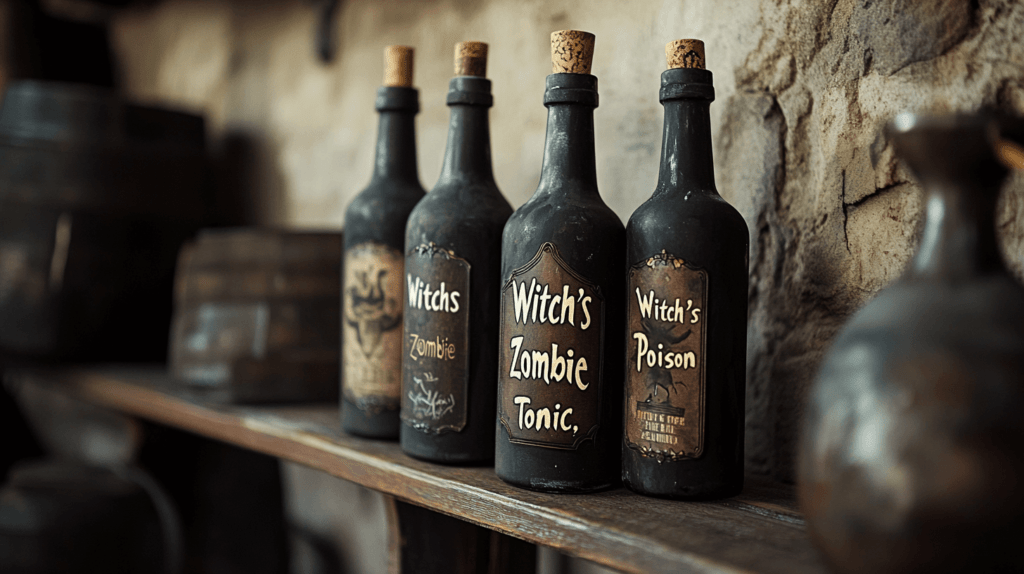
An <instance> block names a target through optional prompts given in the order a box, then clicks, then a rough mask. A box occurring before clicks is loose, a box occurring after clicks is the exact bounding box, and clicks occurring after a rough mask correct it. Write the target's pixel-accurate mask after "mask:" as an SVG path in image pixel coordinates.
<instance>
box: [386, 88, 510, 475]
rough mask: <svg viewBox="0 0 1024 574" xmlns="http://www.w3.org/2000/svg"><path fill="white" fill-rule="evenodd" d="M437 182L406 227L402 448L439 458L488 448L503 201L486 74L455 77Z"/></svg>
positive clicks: (487, 457)
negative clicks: (492, 146)
mask: <svg viewBox="0 0 1024 574" xmlns="http://www.w3.org/2000/svg"><path fill="white" fill-rule="evenodd" d="M448 104H449V106H451V120H450V122H449V131H448V145H447V149H446V151H445V159H444V165H443V167H442V171H441V176H440V178H439V180H438V182H437V185H436V186H435V187H434V189H433V190H431V192H430V193H428V194H427V195H426V196H425V197H424V198H423V199H422V200H421V201H420V202H419V203H418V204H417V206H416V208H415V209H414V210H413V212H412V214H411V215H410V216H409V222H408V225H407V227H406V243H405V257H406V269H407V273H406V284H407V285H406V287H407V289H411V290H412V291H411V292H410V293H409V296H407V297H406V301H405V305H406V311H405V329H404V331H405V333H404V335H405V340H404V354H403V391H402V421H403V424H402V428H401V443H402V449H403V450H404V451H405V452H406V453H407V454H409V455H411V456H415V457H417V458H421V459H425V460H430V461H434V462H442V463H460V464H479V463H487V462H490V461H491V460H493V458H494V408H495V393H496V381H495V373H496V372H497V368H498V367H497V360H498V357H497V354H498V353H497V344H496V341H497V338H498V322H499V316H498V302H499V301H498V297H499V290H500V287H501V275H500V267H499V265H500V261H501V232H502V229H503V227H504V225H505V222H506V221H507V220H508V217H509V216H510V215H511V214H512V206H511V205H509V203H508V201H507V200H506V199H505V198H504V196H502V194H501V192H500V191H499V190H498V187H497V185H496V184H495V182H494V176H493V172H492V169H491V153H490V131H489V125H488V118H487V115H488V108H489V107H490V82H489V81H488V80H486V79H483V78H475V77H457V78H454V79H453V80H452V82H451V87H450V91H449V94H448Z"/></svg>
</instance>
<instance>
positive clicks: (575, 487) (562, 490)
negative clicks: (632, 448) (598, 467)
mask: <svg viewBox="0 0 1024 574" xmlns="http://www.w3.org/2000/svg"><path fill="white" fill-rule="evenodd" d="M498 478H500V479H501V480H503V481H504V482H506V483H508V484H511V485H512V486H516V487H519V488H524V489H526V490H533V491H536V492H548V493H551V494H588V493H591V492H600V491H602V490H610V489H612V488H615V487H617V486H619V485H618V483H615V482H607V483H601V484H592V483H586V482H580V481H572V480H548V479H541V478H531V479H526V480H520V479H516V478H512V477H506V476H502V475H501V474H498Z"/></svg>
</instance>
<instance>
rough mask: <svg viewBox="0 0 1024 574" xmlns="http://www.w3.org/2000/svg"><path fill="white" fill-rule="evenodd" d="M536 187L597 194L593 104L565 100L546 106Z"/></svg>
mask: <svg viewBox="0 0 1024 574" xmlns="http://www.w3.org/2000/svg"><path fill="white" fill-rule="evenodd" d="M538 189H539V190H541V189H546V190H551V189H566V190H575V191H579V192H582V193H593V194H596V193H597V165H596V163H595V160H594V108H593V106H589V105H583V104H564V103H560V104H554V105H549V106H548V128H547V135H546V136H545V141H544V163H543V166H542V167H541V172H540V187H539V188H538Z"/></svg>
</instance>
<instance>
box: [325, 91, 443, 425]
mask: <svg viewBox="0 0 1024 574" xmlns="http://www.w3.org/2000/svg"><path fill="white" fill-rule="evenodd" d="M376 106H377V110H378V111H379V112H380V123H379V129H378V133H377V149H376V158H375V163H374V172H373V178H372V179H371V181H370V184H369V185H368V186H367V187H366V189H364V190H363V191H362V192H360V193H359V194H358V195H357V196H356V197H355V198H354V199H353V200H352V203H351V204H349V207H348V209H347V210H346V211H345V227H344V242H345V262H344V266H343V271H342V273H343V278H342V279H343V281H342V289H343V292H342V313H343V317H342V393H341V395H342V397H341V426H342V429H343V430H344V431H346V432H349V433H352V434H356V435H360V436H366V437H371V438H382V439H396V438H398V433H399V394H400V392H401V374H402V373H401V351H402V349H401V337H402V301H403V299H404V277H403V275H404V274H403V257H402V251H403V248H404V245H405V225H406V221H407V219H408V216H409V213H410V212H411V211H412V209H413V207H415V205H416V203H417V202H418V201H419V200H420V199H422V198H423V194H424V191H423V187H422V186H421V185H420V183H419V177H418V174H417V169H416V132H415V123H414V119H415V116H416V112H417V111H418V110H419V104H418V95H417V91H416V90H415V89H413V88H396V87H383V88H380V89H379V90H378V92H377V104H376Z"/></svg>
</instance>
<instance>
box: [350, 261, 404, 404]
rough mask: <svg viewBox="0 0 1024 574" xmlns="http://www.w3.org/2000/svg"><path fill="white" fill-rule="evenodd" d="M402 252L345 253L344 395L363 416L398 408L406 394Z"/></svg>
mask: <svg viewBox="0 0 1024 574" xmlns="http://www.w3.org/2000/svg"><path fill="white" fill-rule="evenodd" d="M402 266H403V260H402V253H401V251H399V250H397V249H394V248H391V247H388V246H386V245H381V244H377V243H362V244H359V245H357V246H355V247H353V248H351V249H349V250H348V251H347V252H346V253H345V271H344V279H345V281H344V285H343V289H344V294H343V297H344V304H345V307H344V311H343V313H344V316H343V319H344V320H343V327H342V331H343V335H344V341H343V343H342V349H343V351H344V352H343V363H342V364H343V365H344V375H345V377H344V381H343V383H342V390H343V392H344V394H345V398H346V399H348V400H349V401H350V402H352V403H355V405H356V406H357V407H359V408H360V409H362V410H365V411H370V412H379V411H381V410H394V409H397V408H398V406H399V395H400V394H401V391H402V297H403V294H404V285H403V283H404V278H403V276H402Z"/></svg>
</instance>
